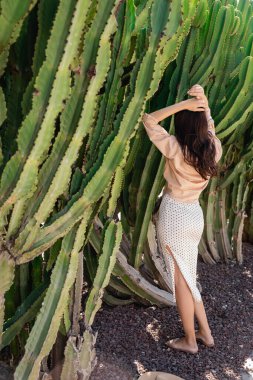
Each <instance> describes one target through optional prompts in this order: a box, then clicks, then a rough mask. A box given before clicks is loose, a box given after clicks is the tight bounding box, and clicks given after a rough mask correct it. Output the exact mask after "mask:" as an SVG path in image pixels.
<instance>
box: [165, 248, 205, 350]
mask: <svg viewBox="0 0 253 380" xmlns="http://www.w3.org/2000/svg"><path fill="white" fill-rule="evenodd" d="M166 248H167V250H168V252H169V254H171V255H172V253H171V251H170V248H169V246H168V245H166ZM172 257H173V255H172ZM173 260H174V267H175V273H174V275H175V276H174V278H175V292H176V302H177V309H178V312H179V315H180V317H181V320H182V324H183V329H184V332H185V337H182V338H175V339H171V340H169V341H168V342H167V345H169V347H172V348H176V349H180V350H183V351H191V352H192V353H196V352H197V351H198V345H197V342H196V336H195V329H194V301H193V297H192V293H191V290H190V289H189V286H188V284H187V283H186V281H185V279H184V277H183V275H182V273H181V271H180V269H179V267H178V265H177V263H176V261H175V259H174V257H173Z"/></svg>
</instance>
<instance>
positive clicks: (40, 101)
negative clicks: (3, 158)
mask: <svg viewBox="0 0 253 380" xmlns="http://www.w3.org/2000/svg"><path fill="white" fill-rule="evenodd" d="M74 3H75V2H74V1H67V0H62V1H61V3H60V5H59V7H58V10H57V14H56V18H55V22H54V25H53V29H52V33H51V37H50V40H49V42H48V45H47V50H46V59H45V61H44V63H43V65H42V67H41V69H40V72H39V75H38V76H37V78H36V81H35V89H36V91H37V92H36V91H35V92H34V94H33V107H32V109H31V111H30V112H29V114H28V115H27V116H26V118H25V119H24V121H23V123H22V125H21V127H20V129H19V134H18V139H17V142H18V151H17V153H16V154H15V155H14V156H12V158H11V159H10V161H9V162H8V163H7V165H6V167H5V170H4V172H3V175H2V178H1V192H0V194H1V195H0V197H1V202H2V204H4V202H6V201H7V200H8V199H9V197H10V195H11V194H13V195H14V198H13V199H12V202H14V199H19V198H20V197H21V196H22V194H23V195H24V196H26V197H27V195H29V190H30V189H31V187H32V186H34V180H35V178H36V172H37V169H36V163H37V164H38V162H39V155H41V157H40V158H42V156H43V155H42V153H43V152H44V151H45V149H46V146H47V147H48V144H49V143H50V140H51V135H50V133H48V136H47V139H46V140H43V142H40V140H41V139H42V138H43V133H44V130H45V127H46V125H48V127H49V126H50V127H51V131H53V129H54V128H53V127H54V126H53V125H52V124H53V122H54V119H55V117H56V116H57V114H58V112H59V111H60V110H62V108H63V107H62V101H63V99H64V97H65V96H67V95H68V90H67V86H68V83H69V77H68V75H69V74H70V73H69V68H68V63H69V62H71V58H72V56H73V55H74V54H75V48H76V45H77V43H78V41H75V43H74V45H73V47H74V49H73V48H72V47H71V46H70V45H71V43H72V39H73V34H74V33H75V29H76V28H77V29H78V27H79V28H80V27H81V28H82V25H80V24H82V22H80V24H79V23H77V24H76V25H75V28H74V27H72V28H70V34H69V36H68V48H66V46H65V38H66V37H67V31H68V27H66V26H68V25H69V24H70V21H71V20H72V17H71V16H72V15H73V9H74ZM79 6H80V5H79ZM85 14H86V13H84V15H85ZM73 17H74V18H75V17H77V13H76V12H75V16H73ZM72 21H73V20H72ZM79 32H80V31H79ZM80 33H81V32H80ZM71 34H72V36H71ZM58 44H59V45H58ZM56 46H57V49H56ZM64 48H65V52H64V53H63V50H64ZM61 54H63V55H61ZM67 54H70V56H69V57H68V59H67V58H66V56H67ZM60 59H61V62H60ZM49 67H50V70H49V69H48V68H49ZM55 76H56V78H55ZM61 81H63V84H65V87H64V88H63V90H64V91H63V92H62V94H61V91H60V90H61V89H60V84H61ZM52 85H53V90H52V92H51V94H50V90H51V87H52ZM59 93H60V94H59ZM50 95H51V98H50V99H51V101H49V97H50ZM56 98H57V101H56V103H55V106H56V105H57V107H56V109H54V110H52V107H53V105H52V104H53V103H52V101H53V100H54V99H56ZM48 101H49V104H48ZM47 104H48V107H47ZM45 110H46V113H45V116H44V111H45ZM43 116H44V119H43V121H42V118H43ZM50 117H52V119H51V121H50V120H49V118H50ZM41 123H42V126H44V128H42V126H41V127H40V125H41ZM39 127H40V130H39V132H40V133H39V136H37V144H35V146H34V147H33V150H32V151H31V152H30V150H31V146H32V145H33V144H34V140H35V137H36V135H37V134H38V129H39ZM39 142H40V145H38V144H39ZM36 148H37V149H36ZM29 153H30V161H27V157H28V156H29ZM35 158H36V160H35V162H34V166H33V160H34V159H35ZM17 161H18V162H19V164H18V165H17V164H16V162H17ZM24 164H26V165H27V169H28V166H29V164H30V165H31V169H32V171H31V173H30V176H29V178H28V180H27V182H26V185H24V188H23V187H21V188H19V185H18V187H14V186H17V183H18V182H19V181H20V175H21V174H22V175H23V179H22V181H23V180H24V179H25V175H26V171H24V170H23V171H22V169H23V166H24ZM19 183H20V182H19ZM20 184H21V183H20ZM13 189H14V190H13ZM18 189H19V190H18ZM12 202H11V203H12Z"/></svg>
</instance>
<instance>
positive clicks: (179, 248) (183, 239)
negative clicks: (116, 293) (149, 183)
mask: <svg viewBox="0 0 253 380" xmlns="http://www.w3.org/2000/svg"><path fill="white" fill-rule="evenodd" d="M203 229H204V217H203V211H202V208H201V206H200V204H199V202H198V201H195V202H192V203H186V202H180V201H178V200H175V199H174V198H172V197H171V196H170V195H169V194H168V193H165V194H164V195H163V199H162V202H161V204H160V207H159V211H158V220H157V239H158V245H159V247H160V249H161V251H162V254H163V256H164V261H165V263H166V269H167V273H168V280H169V285H170V288H171V291H172V295H173V301H174V302H175V303H176V294H175V263H174V260H175V262H176V264H177V265H178V268H179V270H180V272H181V274H182V276H183V277H184V279H185V281H186V283H187V285H188V287H189V289H190V291H191V293H192V297H193V299H194V300H195V301H196V302H201V301H202V298H201V294H200V292H199V289H198V287H197V281H196V275H197V257H198V245H199V242H200V239H201V236H202V233H203ZM166 246H168V247H169V250H168V249H167V248H166Z"/></svg>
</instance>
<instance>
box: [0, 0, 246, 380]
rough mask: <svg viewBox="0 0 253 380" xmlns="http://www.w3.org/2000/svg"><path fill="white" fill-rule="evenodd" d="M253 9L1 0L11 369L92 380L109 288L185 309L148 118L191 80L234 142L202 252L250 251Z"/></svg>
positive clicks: (216, 186)
mask: <svg viewBox="0 0 253 380" xmlns="http://www.w3.org/2000/svg"><path fill="white" fill-rule="evenodd" d="M252 16H253V5H252V2H251V1H250V0H246V1H245V0H241V1H239V2H238V3H237V1H233V0H228V1H220V0H212V1H211V0H210V1H207V0H193V1H191V2H188V1H186V0H172V1H171V2H168V1H167V0H135V1H134V0H107V1H102V0H54V1H52V0H38V1H32V0H30V1H28V0H23V1H22V2H21V1H19V2H10V1H8V0H2V1H1V6H0V74H1V82H0V84H1V87H0V125H1V129H0V137H1V150H0V164H1V166H0V173H1V182H0V253H1V255H0V276H1V279H2V281H1V285H0V294H1V298H0V299H1V314H0V316H1V318H0V322H1V323H0V326H1V331H2V334H1V348H2V349H4V350H7V351H8V352H9V353H11V354H12V356H13V357H14V363H15V366H16V369H15V375H14V377H15V379H18V380H22V379H23V380H28V379H29V380H31V379H38V378H40V377H43V376H44V375H45V376H46V374H47V373H49V372H50V373H51V375H52V377H53V378H57V379H62V380H63V379H69V378H70V374H71V376H72V378H73V379H74V378H76V379H77V378H79V377H80V376H81V378H83V379H88V378H89V375H90V373H91V372H92V369H93V367H94V365H95V364H96V354H95V341H96V334H94V332H93V331H92V323H93V321H94V318H95V315H96V312H97V310H98V309H99V308H100V307H101V303H102V301H103V300H104V301H105V302H107V303H108V304H109V305H117V304H128V303H132V302H139V303H142V304H144V305H150V304H156V305H158V306H160V307H164V306H165V307H166V306H170V305H174V304H173V302H172V295H171V289H170V284H169V283H168V277H167V273H166V262H165V258H164V257H163V256H162V254H161V250H160V249H159V245H157V239H156V228H155V221H156V209H157V208H156V207H155V206H156V205H157V204H156V202H157V199H158V198H159V194H160V193H161V191H162V188H163V186H164V184H165V180H164V178H163V169H164V160H163V158H162V156H161V154H160V152H159V151H158V150H157V149H156V148H155V147H154V146H152V145H151V143H150V141H149V140H148V138H147V136H146V134H145V131H144V128H143V126H142V123H141V117H142V114H143V112H145V111H146V112H149V111H152V110H153V109H157V108H160V107H165V106H166V105H170V104H173V103H175V102H177V101H181V100H183V99H184V97H185V96H186V92H187V90H188V88H189V87H190V86H191V85H193V84H195V83H200V84H201V85H203V86H204V88H205V91H206V93H207V96H208V98H209V105H210V108H211V110H212V115H213V117H214V119H215V124H216V131H217V136H218V137H219V138H220V139H221V140H222V143H223V157H222V159H221V160H220V162H219V173H218V176H216V177H213V178H212V179H211V180H210V183H209V186H208V187H207V188H206V190H205V192H204V193H203V194H202V195H201V199H200V201H201V205H202V208H203V210H204V215H205V220H206V228H205V231H204V234H203V237H202V240H201V242H200V246H199V251H200V254H201V257H202V259H203V260H204V261H205V262H206V263H209V264H212V263H215V262H217V261H220V260H223V261H225V262H226V261H228V260H237V261H238V263H241V262H242V260H243V257H242V253H241V246H242V240H243V238H244V239H246V240H248V241H251V242H252V241H253V212H252V209H253V201H252V199H253V197H252V192H253V190H252V178H253V170H252V158H253V153H252V152H253V150H252V144H253V128H252V116H253V112H252V111H253V105H252V102H251V98H252V94H253V87H252V83H253V81H252V79H253V58H252V55H253V54H252V40H253V17H252ZM164 127H166V129H167V130H168V131H169V132H170V133H173V128H174V124H173V117H172V118H171V119H169V120H166V121H165V122H164ZM246 216H249V218H248V220H247V223H245V228H244V219H245V218H246ZM243 233H244V235H243ZM84 288H86V289H87V292H86V295H85V296H84V295H83V290H84ZM84 301H85V302H84ZM63 337H64V338H63ZM54 350H59V352H64V354H63V355H62V361H61V364H60V365H59V362H58V363H57V362H56V361H55V360H53V358H54V357H55V356H54V355H52V353H53V352H54ZM49 355H51V364H50V365H49V362H48V360H47V359H48V356H49ZM56 356H57V355H56ZM57 357H59V355H58V356H57ZM57 365H58V368H57Z"/></svg>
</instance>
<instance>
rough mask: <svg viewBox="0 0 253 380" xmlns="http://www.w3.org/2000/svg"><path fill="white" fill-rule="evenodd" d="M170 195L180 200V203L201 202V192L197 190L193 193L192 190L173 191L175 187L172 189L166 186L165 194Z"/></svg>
mask: <svg viewBox="0 0 253 380" xmlns="http://www.w3.org/2000/svg"><path fill="white" fill-rule="evenodd" d="M165 194H166V195H167V196H169V197H170V198H171V199H174V200H175V201H178V202H180V203H186V204H192V203H199V195H200V192H197V191H195V192H194V194H192V193H191V192H190V191H187V190H185V191H175V190H174V191H173V189H170V188H168V187H165V188H164V189H163V195H165Z"/></svg>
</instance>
